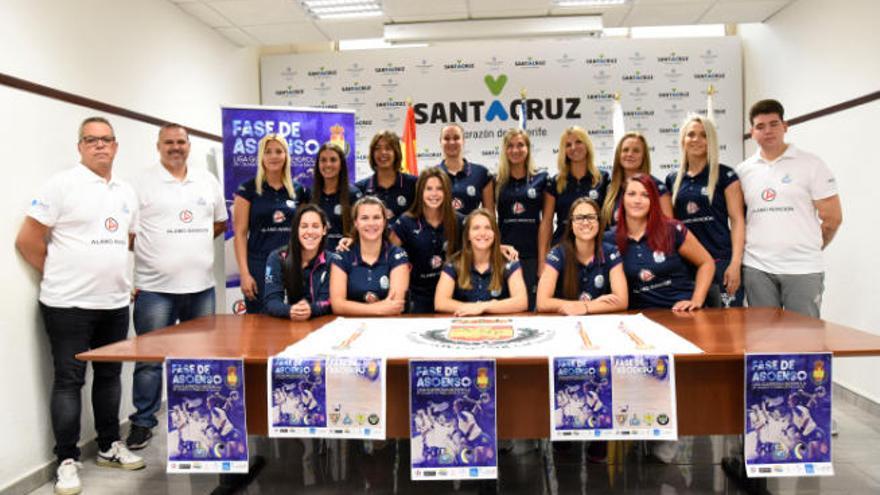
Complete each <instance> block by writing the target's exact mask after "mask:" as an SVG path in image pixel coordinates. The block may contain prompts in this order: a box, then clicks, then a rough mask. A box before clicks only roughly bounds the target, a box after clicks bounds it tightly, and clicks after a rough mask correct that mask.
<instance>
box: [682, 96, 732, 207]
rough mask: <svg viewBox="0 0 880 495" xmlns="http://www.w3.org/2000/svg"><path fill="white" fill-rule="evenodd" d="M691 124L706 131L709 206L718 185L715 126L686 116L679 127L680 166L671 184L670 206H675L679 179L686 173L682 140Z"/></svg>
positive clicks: (703, 120) (716, 134)
mask: <svg viewBox="0 0 880 495" xmlns="http://www.w3.org/2000/svg"><path fill="white" fill-rule="evenodd" d="M693 122H699V123H700V124H702V125H703V129H705V130H706V161H707V162H708V163H707V164H708V167H709V183H708V184H707V185H706V193H707V195H708V198H709V204H712V197H714V196H715V186H716V185H717V184H718V173H719V169H720V168H721V167H720V164H719V162H718V133H717V132H716V131H715V124H713V123H712V121H711V120H709V119H707V118H705V117H703V116H701V115H696V114H691V115H688V116H687V117H686V118H685V120H684V124H682V126H681V131H680V133H679V134H680V139H679V144H680V145H681V165H679V167H678V173H677V174H675V182H674V183H673V184H672V204H675V197H676V196H678V190H679V189H680V188H681V179H682V178H683V177H684V174H686V173H687V171H688V167H690V164H689V163H688V157H687V151H685V149H684V138H685V137H686V136H687V128H688V126H690V125H691V124H692V123H693Z"/></svg>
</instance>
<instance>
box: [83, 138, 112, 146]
mask: <svg viewBox="0 0 880 495" xmlns="http://www.w3.org/2000/svg"><path fill="white" fill-rule="evenodd" d="M99 141H100V142H101V143H104V144H105V145H107V146H110V145H111V144H113V143H115V142H116V136H83V137H82V139H80V142H81V143H83V144H85V145H86V146H97V145H98V142H99Z"/></svg>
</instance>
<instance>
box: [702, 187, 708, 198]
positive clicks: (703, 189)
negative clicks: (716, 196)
mask: <svg viewBox="0 0 880 495" xmlns="http://www.w3.org/2000/svg"><path fill="white" fill-rule="evenodd" d="M700 194H702V195H703V196H708V195H709V188H708V187H706V186H703V187H702V188H700Z"/></svg>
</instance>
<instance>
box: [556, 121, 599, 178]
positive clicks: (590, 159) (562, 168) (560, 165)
mask: <svg viewBox="0 0 880 495" xmlns="http://www.w3.org/2000/svg"><path fill="white" fill-rule="evenodd" d="M572 134H573V135H575V136H576V137H577V138H578V139H580V140H581V141H583V143H584V144H585V145H586V147H587V173H588V174H590V179H591V180H592V181H593V187H596V186H597V185H599V181H600V180H601V179H602V177H601V176H600V175H599V169H597V168H596V163H595V156H596V153H595V152H594V151H593V142H592V141H590V136H588V135H587V131H585V130H584V128H583V127H578V126H576V125H573V126H571V127H569V128H568V129H566V130H564V131H562V136H561V137H560V138H559V152H558V153H557V154H556V169H557V170H558V171H559V175H557V176H556V192H557V193H559V194H562V191H565V186H566V185H567V184H568V174H569V173H571V163H569V162H568V156H566V154H565V140H566V139H567V138H568V136H569V135H572Z"/></svg>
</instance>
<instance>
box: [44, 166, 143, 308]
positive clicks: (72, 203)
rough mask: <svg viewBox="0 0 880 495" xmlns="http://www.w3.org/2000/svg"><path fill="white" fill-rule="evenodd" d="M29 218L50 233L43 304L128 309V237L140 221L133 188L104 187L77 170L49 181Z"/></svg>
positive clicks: (97, 178) (85, 170)
mask: <svg viewBox="0 0 880 495" xmlns="http://www.w3.org/2000/svg"><path fill="white" fill-rule="evenodd" d="M27 215H28V216H29V217H31V218H33V219H34V220H36V221H38V222H40V223H41V224H43V225H45V226H47V227H49V228H50V229H51V230H50V234H49V244H48V253H47V254H46V263H45V266H44V268H43V280H42V282H40V302H42V303H43V304H45V305H47V306H53V307H58V308H73V307H76V308H83V309H116V308H121V307H125V306H128V303H129V301H130V297H131V274H130V269H129V266H128V235H129V233H130V232H133V231H134V225H135V222H136V221H137V196H136V195H135V192H134V189H132V188H131V186H129V185H128V184H126V183H125V182H122V181H120V180H118V179H116V178H111V179H110V181H109V182H108V181H105V180H104V179H103V178H102V177H100V176H98V175H97V174H95V173H94V172H92V171H91V170H89V169H88V168H87V167H86V166H85V165H82V164H78V165H76V166H75V167H73V168H71V169H69V170H66V171H64V172H61V173H59V174H57V175H55V176H53V177H52V178H50V179H49V181H48V182H47V183H46V184H45V185H44V186H43V188H42V190H41V191H40V192H39V194H37V196H36V198H34V199H33V200H32V201H31V205H30V208H28V212H27Z"/></svg>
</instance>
